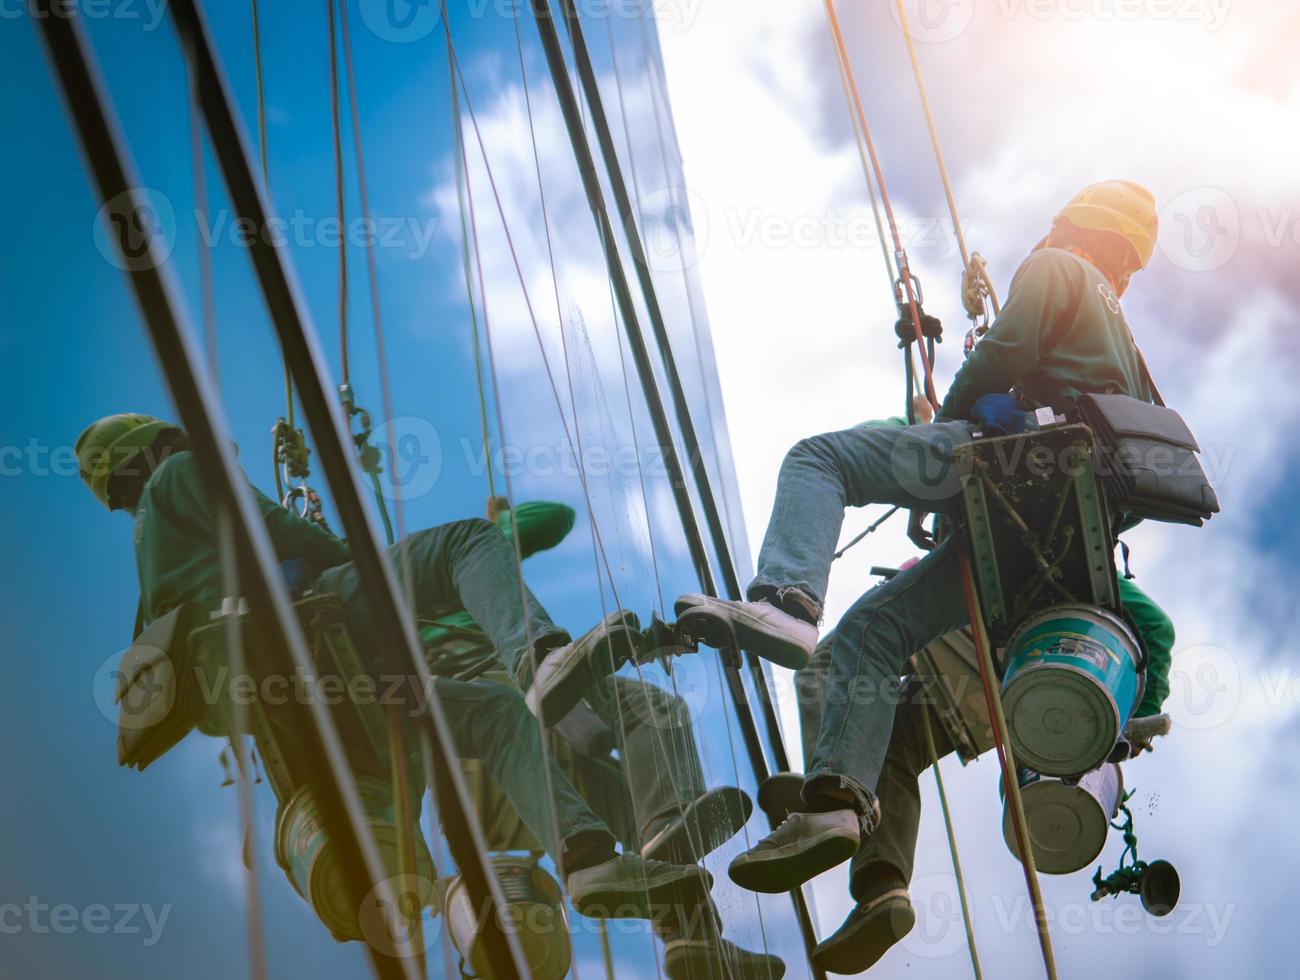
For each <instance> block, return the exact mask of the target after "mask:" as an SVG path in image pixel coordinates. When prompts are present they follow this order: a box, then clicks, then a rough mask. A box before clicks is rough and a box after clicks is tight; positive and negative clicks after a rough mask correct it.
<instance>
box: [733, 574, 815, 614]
mask: <svg viewBox="0 0 1300 980" xmlns="http://www.w3.org/2000/svg"><path fill="white" fill-rule="evenodd" d="M791 593H794V597H795V601H797V602H799V603H800V605H803V606H805V607H807V608H808V609H809V611H810V612H811V613H812V614H813V615H814V616H815V617H816V618H817V622H818V623H819V624H820V623H821V621H822V615H823V613H824V612H825V611H826V609H825V603H823V602H822V601H821V600H820V599H818V598H817V594H816V593H815V592H813V590H812V587H811V586H810V585H808V583H807V582H796V583H795V584H794V585H782V584H780V583H778V582H773V581H772V580H771V579H765V578H763V577H761V576H760V577H759V578H756V579H754V581H752V582H751V583H749V588H748V589H746V590H745V598H746V599H747V600H749V601H750V602H762V601H769V600H771V599H775V600H776V601H775V602H773V603H772V604H773V605H774V606H777V607H778V608H780V607H781V606H782V604H783V603H784V602H785V600H786V597H787V596H790V594H791Z"/></svg>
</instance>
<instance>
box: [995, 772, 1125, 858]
mask: <svg viewBox="0 0 1300 980" xmlns="http://www.w3.org/2000/svg"><path fill="white" fill-rule="evenodd" d="M998 787H999V789H1001V787H1002V781H1001V780H998ZM1020 795H1021V798H1022V799H1023V801H1024V804H1025V822H1026V824H1028V830H1029V840H1030V846H1032V847H1033V849H1034V863H1035V864H1036V865H1037V866H1038V870H1039V871H1041V872H1043V873H1044V874H1049V875H1068V874H1072V873H1074V872H1075V871H1080V870H1082V869H1083V868H1086V867H1087V866H1088V865H1089V864H1091V863H1092V862H1093V861H1095V860H1097V857H1098V855H1100V854H1101V849H1102V848H1103V847H1105V845H1106V834H1107V833H1108V832H1109V829H1110V822H1111V821H1112V820H1113V819H1115V816H1116V815H1117V814H1118V813H1119V804H1120V800H1122V799H1123V797H1124V776H1123V774H1122V773H1121V772H1120V768H1119V766H1118V765H1116V764H1115V763H1113V762H1108V763H1106V765H1104V766H1102V767H1101V768H1100V769H1094V770H1093V771H1092V772H1090V773H1087V774H1086V775H1084V776H1082V777H1080V778H1079V780H1078V781H1077V782H1076V781H1073V780H1062V779H1057V778H1055V777H1053V776H1043V775H1040V774H1039V773H1036V772H1033V771H1032V770H1029V769H1021V770H1020ZM1003 796H1004V799H1003V805H1002V836H1003V838H1005V840H1006V842H1007V847H1008V848H1010V849H1011V853H1012V854H1014V855H1015V856H1016V858H1017V860H1018V859H1019V858H1020V848H1019V847H1017V846H1016V829H1015V824H1014V823H1012V820H1011V808H1010V807H1009V806H1007V805H1006V800H1005V793H1003Z"/></svg>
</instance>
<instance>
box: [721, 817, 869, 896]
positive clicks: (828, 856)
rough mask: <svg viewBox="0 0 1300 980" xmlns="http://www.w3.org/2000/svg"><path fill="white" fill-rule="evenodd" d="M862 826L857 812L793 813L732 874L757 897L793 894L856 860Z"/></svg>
mask: <svg viewBox="0 0 1300 980" xmlns="http://www.w3.org/2000/svg"><path fill="white" fill-rule="evenodd" d="M861 824H862V818H861V817H859V816H858V815H857V813H855V812H854V811H853V810H831V811H829V812H827V813H793V814H791V815H790V816H789V817H787V818H786V820H785V822H784V823H782V824H781V826H779V827H777V828H776V830H774V831H772V833H770V834H768V835H767V836H766V837H764V838H763V839H762V840H761V841H759V842H758V843H757V844H755V845H754V846H753V847H751V848H750V849H749V850H748V851H746V852H745V853H744V854H741V855H740V856H739V857H737V858H736V859H735V860H734V861H732V862H731V866H730V867H729V868H728V869H727V873H728V874H729V875H730V876H731V880H732V881H734V882H735V883H736V884H738V885H739V886H740V887H741V888H747V889H749V890H750V891H752V892H766V893H768V894H773V895H775V894H779V893H780V892H788V891H793V890H794V889H796V888H798V887H799V886H800V885H802V884H803V883H804V882H805V881H811V880H812V879H813V878H816V877H817V876H818V875H819V874H821V873H822V872H823V871H829V870H830V869H831V868H833V867H835V866H836V865H837V864H841V863H843V862H844V861H847V860H848V859H849V858H851V857H853V855H854V853H855V852H856V851H857V849H858V842H859V841H860V840H861V836H862V834H861Z"/></svg>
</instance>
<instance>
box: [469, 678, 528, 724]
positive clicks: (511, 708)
mask: <svg viewBox="0 0 1300 980" xmlns="http://www.w3.org/2000/svg"><path fill="white" fill-rule="evenodd" d="M475 699H476V700H477V701H478V702H479V704H478V710H479V712H480V713H481V715H482V720H483V721H485V722H486V723H488V724H490V725H492V726H494V727H495V726H498V725H505V726H507V727H508V728H509V729H510V730H511V731H514V730H516V729H517V728H518V727H519V725H521V724H523V723H525V722H526V721H531V720H532V715H531V714H530V713H529V711H528V706H527V705H526V704H524V699H523V696H522V695H520V693H519V691H518V690H517V689H515V688H514V687H510V686H507V685H505V684H498V683H496V682H495V681H482V682H481V686H480V689H479V690H478V691H476V692H475Z"/></svg>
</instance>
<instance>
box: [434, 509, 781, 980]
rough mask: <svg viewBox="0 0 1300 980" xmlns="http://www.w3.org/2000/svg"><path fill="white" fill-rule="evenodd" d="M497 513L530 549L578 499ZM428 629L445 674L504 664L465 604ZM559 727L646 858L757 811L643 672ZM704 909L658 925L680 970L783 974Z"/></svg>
mask: <svg viewBox="0 0 1300 980" xmlns="http://www.w3.org/2000/svg"><path fill="white" fill-rule="evenodd" d="M488 517H489V519H490V520H492V521H493V522H495V523H496V525H497V526H498V527H500V528H501V530H502V532H503V533H504V534H505V535H506V538H507V540H509V541H511V542H512V543H513V544H514V546H515V548H516V550H517V551H518V554H519V556H520V557H521V558H529V557H530V556H532V555H535V554H537V553H538V552H540V551H545V550H547V549H549V548H553V547H555V546H556V545H558V544H559V543H560V542H561V541H562V540H563V539H564V538H565V537H566V536H567V535H568V533H569V532H570V531H571V530H572V529H573V525H574V520H575V514H574V512H573V509H572V508H570V507H567V506H565V505H564V504H559V503H548V502H545V501H529V502H524V503H520V504H518V505H517V506H516V507H514V508H513V509H512V508H510V505H509V503H508V502H507V501H506V500H505V499H504V498H499V497H498V498H493V499H492V500H490V501H489V503H488ZM420 638H421V640H422V641H423V643H424V646H425V650H426V655H427V657H428V658H429V667H430V669H431V670H432V671H434V672H435V673H440V674H461V675H472V674H475V673H477V672H479V671H481V670H484V669H489V670H490V669H492V668H494V667H495V668H497V669H499V668H500V660H499V658H498V657H497V656H496V651H495V650H494V649H493V647H492V642H491V640H490V639H489V638H488V636H487V635H486V634H485V633H484V632H483V631H482V630H481V629H479V627H478V624H477V623H475V622H474V619H473V617H472V616H470V615H469V613H467V612H465V611H464V610H463V609H455V610H449V611H446V612H442V613H441V614H440V615H438V616H437V617H436V618H432V619H422V621H421V630H420ZM555 732H556V734H557V735H558V736H559V737H560V738H562V739H563V740H564V743H565V746H566V747H567V749H568V751H564V752H562V759H561V763H560V765H561V768H562V769H564V770H565V772H566V774H567V775H568V776H569V777H570V778H572V780H573V782H574V784H575V785H576V786H577V787H578V789H579V791H580V792H581V793H582V794H583V796H584V797H585V798H586V799H587V801H588V802H589V803H590V804H591V806H592V808H593V809H594V810H595V811H596V812H597V813H598V814H600V816H601V817H602V818H603V819H604V820H606V821H607V822H608V824H609V826H610V828H611V829H612V830H613V831H614V833H615V834H616V835H617V836H618V837H619V838H620V839H621V840H622V841H623V843H624V844H625V845H626V846H628V847H632V848H639V850H640V853H641V854H642V855H643V856H644V857H648V858H655V859H659V860H666V861H669V862H673V863H680V864H694V863H696V862H698V861H700V860H702V859H703V858H704V857H705V855H707V854H709V853H711V852H713V851H714V850H716V849H717V848H719V847H721V846H722V845H723V844H725V843H726V842H727V841H728V840H729V839H730V838H731V837H733V836H734V835H735V834H737V833H738V832H739V831H740V830H741V828H742V827H744V825H745V822H746V821H747V819H748V818H749V814H750V812H751V811H752V809H753V804H752V803H751V802H750V799H749V797H748V796H747V795H746V794H745V793H744V792H743V791H742V790H740V789H737V788H736V787H734V786H723V787H719V788H715V789H712V790H709V789H706V788H705V782H704V771H703V768H702V766H701V763H700V753H699V748H698V746H697V744H696V740H695V733H694V732H693V731H692V728H691V718H690V712H689V709H688V708H687V706H686V702H685V701H684V700H683V699H682V698H681V697H679V696H678V695H676V694H673V693H671V692H669V691H665V690H663V689H662V688H659V687H657V686H655V685H654V684H650V683H648V682H646V681H643V680H641V679H639V678H634V677H610V678H606V679H604V680H602V681H599V682H597V683H596V684H595V685H593V686H592V688H591V689H590V690H588V692H587V695H586V703H585V704H580V705H578V706H577V708H576V709H575V711H573V712H572V713H571V714H570V715H568V716H567V717H566V718H564V719H563V720H562V721H561V722H560V724H559V725H558V726H557V728H556V729H555ZM615 747H616V748H617V754H615V753H614V752H613V751H612V750H613V749H614V748H615ZM562 748H563V747H562ZM633 773H634V774H635V778H631V774H633ZM483 795H484V803H485V804H486V806H485V809H486V810H487V811H488V812H493V811H497V810H499V808H498V807H495V806H494V805H493V802H494V801H492V800H491V795H490V794H489V793H484V794H483ZM493 815H494V817H495V819H493V817H489V818H488V820H489V822H491V823H494V824H496V825H498V827H499V829H500V830H501V832H500V833H498V834H496V835H489V841H488V843H489V846H490V847H492V848H493V849H502V850H518V849H521V848H522V849H530V848H531V842H527V841H525V842H523V843H521V842H519V840H518V838H517V837H516V835H515V833H514V827H513V824H514V822H513V821H512V820H511V819H510V814H508V813H504V812H494V814H493ZM693 919H694V921H692V917H689V916H688V917H687V918H686V920H684V922H682V921H665V922H663V923H661V924H660V925H659V926H658V928H657V930H656V931H657V932H658V934H659V936H660V938H661V939H663V941H664V948H665V961H664V974H665V976H667V977H668V978H669V980H677V978H679V977H680V978H683V980H685V978H689V977H699V976H710V975H711V972H710V971H711V970H715V969H716V968H717V966H718V964H719V963H726V964H727V966H728V969H729V971H730V973H731V974H734V975H737V976H746V977H747V976H761V977H764V978H768V980H777V978H779V977H780V976H781V974H782V973H783V972H784V969H785V967H784V964H782V963H781V961H780V959H779V958H777V957H774V956H771V955H768V954H764V953H755V952H751V951H749V950H744V949H741V948H740V947H738V946H736V945H735V944H734V943H731V942H729V941H727V940H723V939H720V938H719V936H718V932H719V930H718V928H717V927H716V926H715V925H714V924H713V923H712V922H710V921H708V916H706V915H703V914H702V913H701V914H698V915H696V916H694V917H693Z"/></svg>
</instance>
